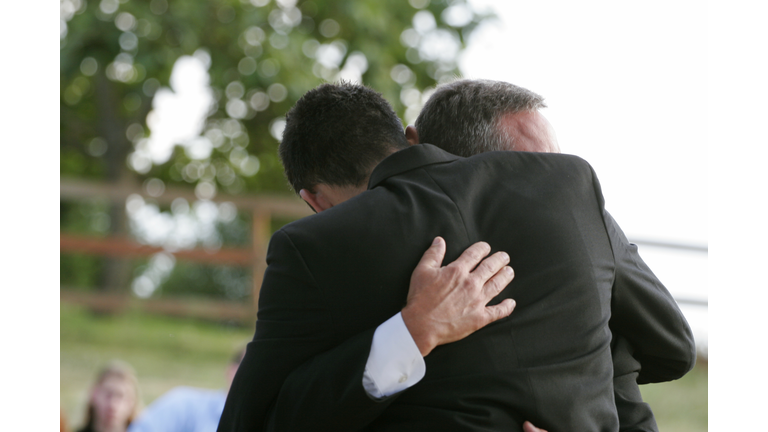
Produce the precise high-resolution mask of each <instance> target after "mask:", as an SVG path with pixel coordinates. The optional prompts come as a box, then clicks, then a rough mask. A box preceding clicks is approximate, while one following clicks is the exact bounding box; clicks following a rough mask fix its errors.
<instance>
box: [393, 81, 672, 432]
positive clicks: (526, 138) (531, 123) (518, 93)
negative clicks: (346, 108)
mask: <svg viewBox="0 0 768 432" xmlns="http://www.w3.org/2000/svg"><path fill="white" fill-rule="evenodd" d="M542 108H546V104H545V103H544V98H543V97H542V96H540V95H538V94H536V93H534V92H532V91H530V90H528V89H525V88H522V87H519V86H516V85H514V84H510V83H506V82H501V81H490V80H469V79H463V80H457V81H454V82H451V83H447V84H444V85H441V86H440V87H438V88H437V89H436V90H435V91H434V93H433V94H432V95H431V96H430V98H429V100H428V101H427V103H426V104H425V105H424V107H423V109H422V111H421V112H420V114H419V116H418V118H417V119H416V123H415V126H416V127H415V128H414V127H413V126H408V128H406V136H407V137H408V140H409V142H410V143H411V144H418V143H430V144H433V145H435V146H437V147H440V148H442V149H443V150H446V151H449V152H451V153H455V154H460V155H461V156H464V157H469V156H473V155H476V154H480V153H484V152H488V151H528V152H540V153H559V152H560V147H559V145H558V142H557V137H556V135H555V131H554V129H553V128H552V125H551V124H550V123H549V122H548V121H547V119H546V118H545V117H544V116H543V115H542V114H541V113H540V112H539V110H540V109H542ZM605 219H606V221H607V223H611V224H614V225H616V227H615V230H616V231H617V232H621V229H620V228H619V227H618V225H617V224H616V223H615V221H614V220H613V218H612V217H611V216H610V214H608V212H605ZM621 235H622V238H623V233H622V234H621ZM632 246H634V245H632ZM634 253H636V252H634ZM637 259H638V260H640V258H639V257H637ZM668 301H669V303H670V304H674V300H673V299H672V297H671V296H670V297H669V299H668ZM609 324H613V323H609ZM612 330H613V332H614V335H613V341H612V353H613V363H614V392H615V399H616V408H617V411H618V414H619V421H620V428H619V430H621V431H625V430H626V431H657V430H658V426H657V425H656V420H655V419H654V416H653V412H652V411H651V408H650V406H648V404H646V403H644V402H643V400H642V395H641V394H640V390H639V388H638V386H637V382H638V380H639V381H640V382H643V383H649V382H653V381H650V380H649V378H647V377H646V376H644V375H643V374H642V373H641V364H640V362H638V360H637V359H642V360H643V365H647V364H649V363H652V362H660V361H663V360H664V359H663V358H655V357H648V356H644V350H645V348H646V346H647V345H648V344H653V343H655V342H654V340H653V339H647V340H636V341H634V343H633V344H630V343H629V342H628V341H627V339H626V338H624V337H623V336H621V334H622V332H621V330H620V329H615V328H612ZM633 353H634V356H633ZM635 357H637V358H635ZM662 366H663V364H660V365H659V367H662Z"/></svg>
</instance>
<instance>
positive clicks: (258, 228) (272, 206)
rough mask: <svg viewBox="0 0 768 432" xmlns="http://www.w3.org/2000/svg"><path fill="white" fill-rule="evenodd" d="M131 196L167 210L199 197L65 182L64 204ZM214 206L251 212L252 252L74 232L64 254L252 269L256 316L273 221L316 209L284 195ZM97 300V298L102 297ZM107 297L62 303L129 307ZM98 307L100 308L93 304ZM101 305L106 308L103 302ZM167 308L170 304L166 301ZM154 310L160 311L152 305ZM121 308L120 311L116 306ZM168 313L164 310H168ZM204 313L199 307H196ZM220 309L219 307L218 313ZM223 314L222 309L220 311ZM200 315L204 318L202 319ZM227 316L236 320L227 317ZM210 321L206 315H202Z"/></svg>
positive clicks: (63, 240)
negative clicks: (169, 258)
mask: <svg viewBox="0 0 768 432" xmlns="http://www.w3.org/2000/svg"><path fill="white" fill-rule="evenodd" d="M131 195H139V196H141V197H142V198H144V199H149V200H152V201H154V202H157V203H158V204H164V205H168V204H170V203H172V202H173V200H175V199H177V198H184V199H185V200H187V201H190V202H192V201H196V200H197V199H198V198H197V197H196V196H195V193H194V191H193V190H191V189H186V188H180V187H173V186H171V187H167V188H166V189H165V190H164V191H163V193H162V194H160V195H159V196H150V195H149V194H148V193H147V192H146V191H145V190H143V189H142V188H140V187H138V186H131V185H113V184H105V183H95V182H89V181H83V180H74V179H64V178H62V179H61V183H60V198H61V200H75V201H77V200H86V199H106V200H109V201H111V202H125V200H126V199H127V198H128V197H129V196H131ZM211 201H213V202H217V203H224V202H229V203H232V204H234V205H235V207H237V208H238V210H241V211H248V212H250V213H251V216H252V226H251V236H252V241H251V247H250V248H220V249H217V250H209V249H204V248H195V249H180V250H167V249H165V248H163V247H158V246H151V245H145V244H140V243H137V242H136V241H134V240H131V239H129V238H126V237H117V236H110V237H95V236H83V235H74V234H69V233H60V251H61V252H63V253H84V254H90V255H97V256H109V257H118V258H137V257H147V256H151V255H154V254H156V253H158V252H167V253H171V254H173V255H174V257H176V258H178V259H180V260H187V261H194V262H199V263H205V264H217V265H233V266H241V267H251V268H252V270H253V288H252V293H253V296H252V297H253V304H252V306H250V307H248V309H249V310H251V311H252V312H253V311H255V310H256V305H257V304H258V298H259V290H260V289H261V281H262V278H263V277H264V271H265V270H266V260H265V259H266V251H267V246H268V243H269V238H270V235H271V230H270V224H271V221H272V218H273V217H275V216H277V217H283V218H291V219H299V218H302V217H304V216H307V215H310V214H312V210H311V209H310V208H309V206H307V204H306V203H305V202H304V201H302V200H301V199H299V198H295V197H287V196H279V195H267V194H265V195H255V196H233V195H224V194H217V195H216V196H215V197H214V198H213V199H211ZM97 297H98V298H97ZM101 297H103V296H100V297H99V296H95V297H92V299H91V300H87V299H86V298H87V296H85V295H81V294H77V295H75V294H71V295H70V294H64V293H63V292H62V297H61V298H62V300H63V301H69V302H74V303H80V304H86V305H87V304H91V303H93V304H97V303H98V304H102V303H103V304H107V303H109V304H112V303H115V302H118V303H119V302H127V301H128V300H130V298H129V297H126V296H123V297H120V296H118V297H110V298H109V299H108V300H104V301H106V302H107V303H104V301H102V300H99V298H101ZM94 302H95V303H94ZM99 302H101V303H99ZM166 303H167V302H166ZM166 303H164V302H159V303H158V302H154V301H153V302H142V304H144V305H146V307H145V308H146V309H154V310H171V309H172V307H171V309H169V307H168V306H163V307H160V306H156V304H166ZM153 305H155V306H153ZM115 307H116V308H117V306H115ZM164 308H165V309H164ZM197 309H199V310H200V311H202V309H200V307H197ZM214 309H216V308H214ZM219 309H221V308H219ZM179 310H187V311H189V310H195V309H194V308H192V309H190V308H186V309H184V308H182V309H179ZM201 313H202V315H206V316H207V315H211V313H209V312H201ZM242 313H243V312H242V311H240V310H239V309H238V312H237V313H234V314H235V315H237V316H238V317H239V316H240V315H241V314H242ZM198 315H199V314H198ZM225 315H232V313H227V314H225ZM203 317H205V316H203Z"/></svg>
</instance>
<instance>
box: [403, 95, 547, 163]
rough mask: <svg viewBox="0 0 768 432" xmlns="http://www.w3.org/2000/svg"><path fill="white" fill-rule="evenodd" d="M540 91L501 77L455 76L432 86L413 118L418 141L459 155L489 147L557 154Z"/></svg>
mask: <svg viewBox="0 0 768 432" xmlns="http://www.w3.org/2000/svg"><path fill="white" fill-rule="evenodd" d="M546 107H547V105H546V104H545V103H544V98H543V97H541V96H540V95H538V94H536V93H534V92H532V91H530V90H527V89H525V88H522V87H518V86H516V85H514V84H510V83H506V82H502V81H488V80H459V81H454V82H452V83H448V84H445V85H442V86H440V87H438V88H437V90H435V92H434V93H433V94H432V96H431V97H430V99H429V100H428V101H427V103H426V104H425V105H424V107H423V108H422V110H421V113H420V114H419V117H418V118H417V119H416V128H415V130H414V128H413V127H409V129H408V131H407V135H408V136H409V138H410V137H413V134H414V133H415V132H416V131H418V142H422V143H430V144H433V145H436V146H438V147H440V148H442V149H443V150H445V151H447V152H449V153H453V154H455V155H457V156H462V157H470V156H473V155H476V154H478V153H484V152H487V151H504V150H514V151H530V152H539V153H560V147H559V146H558V144H557V137H556V136H555V130H554V129H553V128H552V125H550V124H549V122H548V121H547V119H546V118H544V116H543V115H542V114H541V113H540V112H539V111H538V110H540V109H542V108H546Z"/></svg>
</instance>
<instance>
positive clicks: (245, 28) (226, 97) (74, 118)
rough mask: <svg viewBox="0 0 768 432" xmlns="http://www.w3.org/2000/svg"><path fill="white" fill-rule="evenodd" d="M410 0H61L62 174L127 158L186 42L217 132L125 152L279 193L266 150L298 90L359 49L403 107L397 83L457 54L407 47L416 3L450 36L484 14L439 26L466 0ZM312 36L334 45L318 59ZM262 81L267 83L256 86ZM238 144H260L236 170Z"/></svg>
mask: <svg viewBox="0 0 768 432" xmlns="http://www.w3.org/2000/svg"><path fill="white" fill-rule="evenodd" d="M411 4H416V5H417V6H419V7H420V8H421V11H420V10H419V9H416V8H414V7H413V6H411ZM411 4H409V3H408V2H403V1H401V0H329V1H320V0H308V1H299V2H296V0H276V1H269V0H251V1H246V0H211V1H197V0H194V1H193V0H170V1H167V0H151V1H128V0H101V1H95V0H94V1H90V2H86V1H85V0H62V21H63V22H65V23H66V29H65V30H64V31H63V32H62V34H63V36H62V39H61V57H60V68H61V155H62V156H61V174H62V175H66V176H79V177H90V178H109V179H114V178H115V177H116V176H118V171H122V170H123V169H124V168H125V166H126V163H127V158H129V156H130V155H131V154H132V153H136V151H137V149H138V150H139V152H140V151H141V147H142V146H143V145H145V144H142V140H143V139H144V138H146V137H147V136H148V134H149V130H148V129H149V127H148V125H147V121H146V118H147V114H148V113H149V112H150V110H151V109H152V98H153V96H154V94H155V92H156V91H157V90H158V88H159V87H161V86H162V87H167V86H169V85H170V82H169V81H170V77H171V72H172V69H173V66H174V64H175V63H176V61H177V60H178V59H179V58H180V57H182V56H185V55H186V56H191V55H195V56H197V58H201V59H203V60H204V61H206V62H209V73H210V86H211V88H212V90H213V94H214V97H215V99H216V102H215V104H214V106H213V107H212V109H211V111H210V112H209V117H208V120H207V122H206V125H205V130H206V131H211V130H218V131H222V130H225V131H226V130H227V129H228V130H229V133H225V137H226V138H225V140H224V141H225V142H223V143H218V142H216V143H214V144H215V145H216V148H215V149H214V151H213V152H212V154H211V155H210V156H209V157H206V158H203V159H202V160H197V161H192V160H190V158H189V156H188V155H185V152H183V151H180V150H178V149H177V151H175V152H174V154H173V156H172V157H171V158H170V160H168V161H167V162H163V163H160V162H157V163H156V164H155V165H154V166H151V167H148V166H146V164H144V165H142V166H137V165H136V164H131V163H128V165H129V166H132V167H133V168H134V170H136V171H137V172H138V174H139V175H138V177H141V178H146V177H157V178H160V179H162V180H163V181H165V182H168V183H193V184H194V183H198V182H200V181H211V182H213V183H215V184H216V185H217V186H218V187H219V188H223V189H225V190H227V191H229V192H232V193H238V192H241V191H250V192H259V191H280V192H283V193H287V191H288V189H287V187H286V185H285V181H284V180H283V176H282V168H281V166H280V164H279V162H278V160H277V156H276V152H275V150H276V147H277V144H278V142H277V139H276V138H275V137H274V136H273V133H271V131H270V128H271V127H272V126H273V124H274V122H275V120H276V119H280V118H281V117H282V116H283V115H284V114H285V112H286V111H287V110H288V109H289V108H290V107H291V106H292V105H293V104H294V102H295V101H296V100H297V99H298V98H299V97H300V96H301V95H302V94H303V93H305V92H306V91H307V90H309V89H311V88H313V87H315V86H317V85H318V84H320V83H321V82H323V81H331V80H335V79H337V78H338V76H339V71H340V70H343V69H345V68H351V67H352V66H354V65H355V64H357V65H359V64H360V62H359V60H360V59H361V56H360V55H361V54H362V55H363V56H364V57H362V58H364V59H365V62H363V63H367V67H363V68H362V69H363V73H362V82H364V83H365V84H367V85H370V86H372V87H373V88H375V89H377V90H378V91H380V92H382V93H383V94H384V96H385V97H386V98H387V99H388V100H389V101H390V102H392V103H393V105H394V106H395V107H396V109H397V111H398V113H399V114H400V115H401V116H404V115H405V114H406V108H407V105H406V102H408V103H409V104H411V105H413V104H414V93H413V91H411V92H410V93H408V94H409V95H410V98H406V97H403V95H404V93H403V92H404V91H409V90H418V91H423V90H424V89H426V88H428V87H431V86H434V85H435V84H436V82H437V81H438V80H439V79H441V78H445V77H450V76H452V75H453V74H455V73H456V63H455V60H456V59H455V56H453V57H450V56H448V57H444V58H439V56H437V55H436V54H435V53H434V52H432V53H430V52H427V51H425V50H423V49H420V48H419V38H423V37H425V36H424V35H423V34H422V35H419V34H418V33H417V32H415V31H414V30H413V28H412V27H413V24H412V22H413V18H414V15H415V14H416V13H417V12H420V13H422V14H427V15H429V14H431V16H432V17H434V22H435V23H436V29H437V30H440V31H441V32H442V35H443V36H446V37H449V38H452V39H453V40H454V41H455V42H456V44H457V47H458V48H461V47H463V44H464V41H465V40H466V37H467V36H468V34H469V32H470V31H471V30H472V29H473V28H474V27H475V26H476V25H477V24H478V23H479V22H480V21H481V20H482V19H483V18H485V17H483V16H479V15H472V16H470V17H469V19H468V20H466V21H463V22H460V23H458V24H457V23H455V22H454V23H453V24H454V25H455V26H451V25H448V24H447V23H446V22H445V20H444V19H443V12H444V11H445V10H446V9H447V8H448V7H449V6H456V5H463V4H465V2H464V0H451V1H448V0H435V1H432V2H429V1H413V2H411ZM427 21H429V19H428V20H427ZM404 32H405V33H404ZM405 35H410V36H409V37H406V36H405ZM323 50H325V51H332V52H333V53H335V54H336V58H334V56H333V55H331V56H330V57H329V58H330V60H324V61H319V58H320V56H319V55H318V53H319V52H320V51H323ZM424 57H426V58H424ZM393 68H394V69H393ZM352 69H354V68H352ZM352 69H350V70H352ZM281 93H284V94H281ZM265 95H269V96H268V97H267V99H266V100H265V99H264V97H265ZM417 95H418V94H417ZM254 98H255V99H254ZM233 100H237V101H240V102H235V103H234V105H237V106H238V107H239V109H234V108H232V106H229V105H230V102H232V101H233ZM228 106H229V108H228ZM244 107H245V108H244ZM232 129H236V130H235V131H234V132H233V131H232ZM217 135H220V134H219V132H210V134H209V136H217ZM275 135H276V134H275ZM94 140H95V141H94ZM177 144H182V143H177ZM240 148H242V149H245V150H246V152H247V154H249V155H251V156H253V157H256V158H258V159H256V160H258V161H259V162H260V168H259V169H258V172H256V173H253V169H250V170H245V172H243V171H244V170H243V169H241V168H242V167H241V165H242V160H243V159H242V157H239V156H237V157H236V156H233V151H234V152H237V151H238V150H237V149H240ZM193 162H195V163H197V164H198V166H196V167H195V168H196V169H198V168H199V171H203V170H204V169H205V168H206V167H208V166H212V167H215V168H217V171H218V173H219V174H218V175H209V176H208V177H205V176H196V175H191V176H185V175H183V173H184V172H185V170H187V169H186V167H188V166H189V165H190V164H191V163H193ZM187 171H189V172H192V171H194V170H191V169H190V170H187ZM221 173H225V174H223V175H222V174H221ZM232 174H234V176H233V175H232ZM133 175H135V173H134V174H133ZM233 177H234V179H233Z"/></svg>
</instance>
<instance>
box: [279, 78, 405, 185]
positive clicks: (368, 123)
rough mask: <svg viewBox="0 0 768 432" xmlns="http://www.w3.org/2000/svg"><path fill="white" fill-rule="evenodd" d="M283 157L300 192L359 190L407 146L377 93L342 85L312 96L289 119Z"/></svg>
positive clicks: (287, 172) (391, 111) (397, 123)
mask: <svg viewBox="0 0 768 432" xmlns="http://www.w3.org/2000/svg"><path fill="white" fill-rule="evenodd" d="M285 121H286V124H285V130H284V132H283V139H282V142H281V143H280V148H279V154H280V159H281V161H282V162H283V168H284V169H285V176H286V177H287V178H288V182H289V183H290V185H291V187H292V188H293V190H294V192H296V193H298V192H299V191H300V190H301V189H308V190H310V191H311V192H314V191H313V190H312V188H314V186H316V185H318V184H320V183H323V184H327V185H330V186H361V185H363V184H364V182H365V181H366V180H367V179H368V177H369V176H370V174H371V171H373V168H374V167H375V166H376V165H378V163H379V162H381V160H382V159H384V158H385V157H387V156H388V155H389V154H391V153H392V152H393V151H397V150H399V149H403V148H406V147H408V141H407V140H406V139H405V134H404V133H403V124H402V122H401V121H400V119H399V118H398V117H397V114H395V111H394V109H392V106H391V105H390V104H389V102H387V100H386V99H384V97H383V96H382V95H381V94H379V93H378V92H376V91H374V90H373V89H370V88H368V87H365V86H363V85H358V84H352V83H348V82H340V83H337V84H323V85H320V86H319V87H317V88H315V89H313V90H310V91H308V92H307V93H306V94H305V95H304V96H302V97H301V99H299V101H298V102H296V105H294V106H293V108H291V110H290V111H288V114H287V115H286V120H285Z"/></svg>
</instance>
